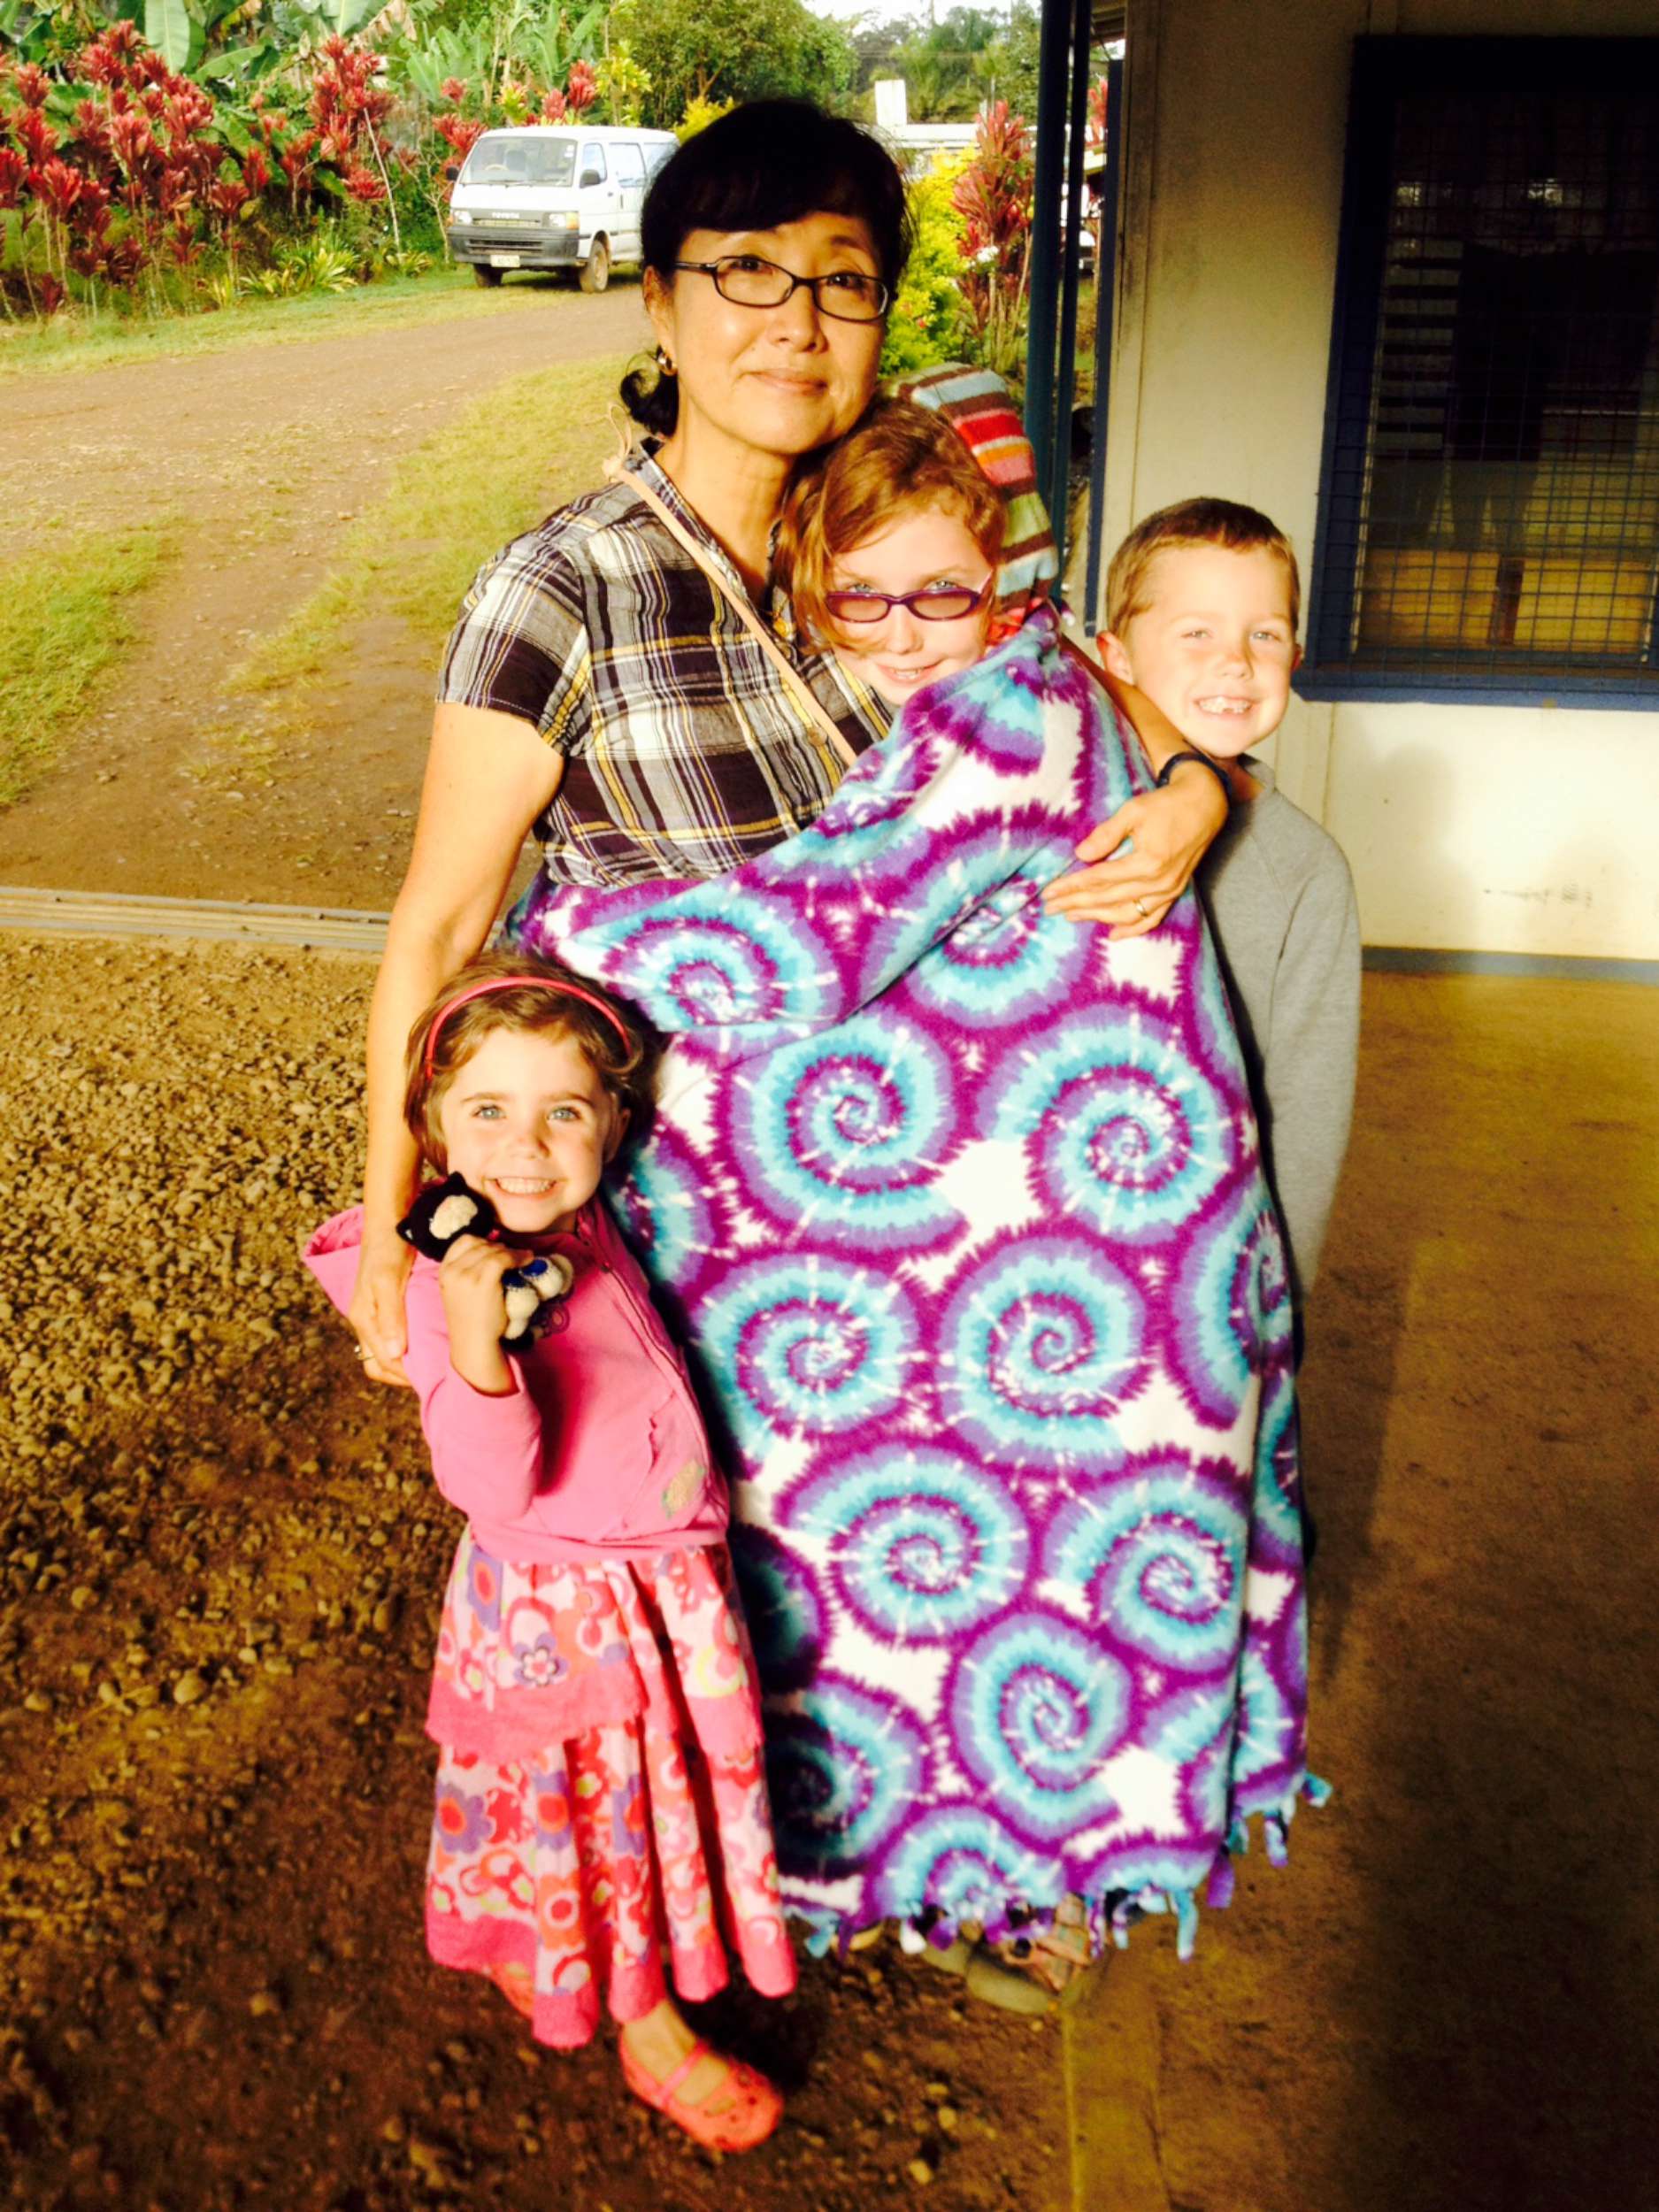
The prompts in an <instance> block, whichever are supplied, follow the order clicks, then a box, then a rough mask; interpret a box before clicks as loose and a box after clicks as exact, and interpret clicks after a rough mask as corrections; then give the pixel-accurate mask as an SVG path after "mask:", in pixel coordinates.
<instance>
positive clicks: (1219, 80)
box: [1105, 0, 1659, 960]
mask: <svg viewBox="0 0 1659 2212" xmlns="http://www.w3.org/2000/svg"><path fill="white" fill-rule="evenodd" d="M1656 28H1659V19H1655V12H1654V7H1653V0H1397V4H1396V0H1370V4H1368V0H1131V5H1130V13H1129V26H1128V36H1129V58H1128V85H1127V105H1128V113H1127V119H1126V120H1127V128H1126V134H1125V135H1126V146H1127V159H1126V164H1125V179H1124V242H1123V263H1122V278H1121V284H1122V289H1121V293H1120V303H1119V310H1118V342H1117V351H1116V357H1115V362H1114V373H1113V388H1112V410H1111V420H1110V427H1109V441H1108V449H1107V452H1108V463H1107V491H1106V516H1105V521H1106V540H1107V543H1108V545H1109V546H1110V545H1111V544H1114V543H1116V541H1117V540H1118V537H1120V536H1121V535H1122V534H1123V532H1124V531H1125V530H1126V529H1127V528H1128V527H1129V526H1130V524H1131V523H1132V522H1133V520H1134V518H1136V517H1137V516H1139V515H1142V514H1145V513H1148V511H1150V510H1151V509H1153V508H1155V507H1159V506H1162V505H1164V503H1166V502H1168V501H1170V500H1172V499H1179V498H1183V497H1186V496H1187V495H1191V494H1193V493H1196V492H1208V493H1213V494H1216V495H1220V496H1223V497H1226V498H1233V499H1241V500H1247V501H1248V502H1249V503H1251V504H1252V505H1254V506H1258V507H1263V508H1265V509H1266V510H1267V511H1268V512H1269V513H1270V514H1271V515H1272V516H1273V517H1274V518H1275V519H1276V520H1277V521H1278V522H1279V524H1280V525H1281V526H1282V527H1283V528H1285V529H1286V530H1287V531H1288V532H1289V533H1290V534H1291V536H1292V538H1293V539H1294V542H1295V545H1296V549H1297V551H1298V553H1299V554H1300V556H1301V557H1302V562H1303V565H1304V568H1305V567H1306V566H1307V565H1309V564H1310V561H1311V557H1312V552H1313V537H1314V522H1315V515H1316V510H1317V498H1318V487H1319V458H1320V440H1321V434H1322V432H1323V428H1324V423H1325V369H1326V362H1327V357H1328V349H1329V346H1330V335H1331V308H1332V294H1333V284H1334V278H1335V269H1336V245H1337V230H1338V224H1339V219H1340V211H1341V185H1342V157H1343V147H1344V139H1345V131H1346V121H1347V104H1348V74H1349V69H1350V65H1351V60H1352V49H1353V41H1354V39H1355V38H1356V36H1359V35H1363V34H1366V33H1370V34H1371V35H1394V34H1398V35H1415V36H1437V35H1439V36H1447V37H1453V36H1471V35H1494V36H1496V35H1526V34H1534V35H1536V34H1548V33H1551V32H1555V33H1559V34H1561V35H1569V34H1571V35H1576V36H1579V37H1583V36H1597V35H1605V36H1618V35H1624V36H1643V35H1653V34H1654V33H1655V29H1656ZM1277 749H1278V767H1279V776H1280V780H1281V782H1282V784H1283V787H1284V788H1285V789H1286V791H1287V792H1288V793H1289V795H1291V796H1292V797H1293V798H1294V800H1295V801H1296V802H1297V803H1298V804H1299V805H1302V806H1304V807H1306V808H1307V809H1308V810H1309V811H1310V813H1311V814H1313V815H1314V816H1315V818H1317V819H1318V820H1321V821H1323V822H1324V823H1325V825H1326V826H1327V827H1328V828H1329V829H1330V830H1331V832H1332V833H1333V836H1335V837H1336V838H1337V839H1338V840H1339V841H1340V843H1341V844H1342V846H1343V848H1344V849H1345V850H1346V851H1347V853H1348V858H1349V861H1350V863H1351V864H1352V866H1353V869H1354V873H1355V879H1356V883H1357V885H1358V887H1359V899H1360V913H1361V918H1362V922H1363V927H1364V932H1365V937H1366V941H1367V942H1368V943H1371V944H1379V945H1409V946H1421V947H1432V948H1437V949H1448V950H1470V951H1486V952H1518V953H1535V954H1569V955H1580V956H1599V957H1604V958H1623V959H1642V960H1651V959H1653V958H1655V956H1659V867H1655V861H1654V856H1655V852H1659V717H1655V715H1653V714H1650V713H1636V712H1614V711H1604V710H1594V709H1583V708H1576V707H1562V708H1559V709H1549V708H1525V709H1522V708H1502V707H1494V706H1479V705H1470V706H1463V705H1455V704H1448V703H1435V704H1432V705H1426V704H1411V705H1388V704H1382V703H1374V702H1365V703H1346V702H1345V703H1340V704H1335V705H1332V704H1325V703H1311V702H1304V701H1301V700H1297V701H1295V702H1294V703H1293V705H1292V709H1291V713H1290V717H1289V718H1288V720H1287V721H1286V726H1285V727H1284V729H1283V731H1282V732H1281V733H1280V735H1279V740H1278V748H1277Z"/></svg>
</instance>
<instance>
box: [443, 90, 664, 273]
mask: <svg viewBox="0 0 1659 2212" xmlns="http://www.w3.org/2000/svg"><path fill="white" fill-rule="evenodd" d="M678 144H679V140H678V139H677V138H676V137H675V136H674V134H673V133H672V131H631V130H621V129H618V128H615V127H611V126H610V125H608V124H599V123H595V124H570V123H528V124H526V125H525V126H524V127H522V128H519V129H515V130H500V131H486V132H485V133H484V134H483V136H482V137H481V138H480V140H479V141H478V142H477V143H476V144H475V145H474V146H473V148H472V152H471V153H470V154H468V156H467V157H466V161H465V166H464V167H463V168H462V171H461V173H460V175H459V176H458V177H457V179H456V180H455V188H454V190H453V191H452V192H451V193H450V195H449V228H448V231H447V236H448V238H449V251H450V252H451V253H452V254H453V255H454V256H455V257H456V259H457V261H470V262H471V263H472V274H473V275H474V276H475V277H476V278H477V280H478V281H479V282H480V284H499V283H500V282H501V280H502V279H503V276H505V274H506V273H507V272H508V270H509V269H568V270H569V271H570V272H571V273H572V275H574V276H575V277H576V278H577V279H578V280H579V281H580V285H581V288H582V289H583V291H584V292H603V290H604V288H605V286H606V285H607V284H608V283H609V282H610V280H611V270H612V269H613V268H617V267H618V266H621V265H636V264H637V263H638V261H639V258H640V252H641V247H640V209H641V205H642V204H643V202H644V199H645V188H646V186H647V184H648V183H649V181H650V179H651V178H652V176H653V175H655V173H656V172H657V170H658V169H660V168H661V167H662V165H663V164H664V162H665V161H666V160H667V158H668V157H669V156H670V154H672V152H673V151H674V149H675V148H676V146H677V145H678Z"/></svg>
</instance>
